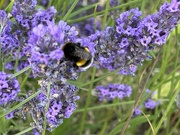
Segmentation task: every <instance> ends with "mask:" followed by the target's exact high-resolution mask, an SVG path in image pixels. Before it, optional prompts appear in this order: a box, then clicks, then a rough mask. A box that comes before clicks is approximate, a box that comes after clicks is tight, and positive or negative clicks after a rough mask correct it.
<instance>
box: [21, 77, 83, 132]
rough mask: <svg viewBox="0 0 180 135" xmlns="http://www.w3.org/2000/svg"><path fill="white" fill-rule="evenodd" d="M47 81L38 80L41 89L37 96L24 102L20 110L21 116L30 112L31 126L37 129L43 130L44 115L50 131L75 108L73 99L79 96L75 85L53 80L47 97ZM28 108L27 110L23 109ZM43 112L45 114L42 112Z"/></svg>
mask: <svg viewBox="0 0 180 135" xmlns="http://www.w3.org/2000/svg"><path fill="white" fill-rule="evenodd" d="M48 83H49V81H47V80H42V81H40V82H39V84H40V85H41V88H40V89H39V90H41V91H42V93H41V94H39V95H38V96H37V97H35V98H33V99H32V100H31V101H30V102H28V103H26V104H25V105H24V106H23V108H26V109H23V111H21V114H22V116H24V118H25V117H26V116H25V115H26V113H28V112H30V114H31V116H32V118H33V121H34V122H32V123H31V126H33V127H35V128H37V129H38V130H39V131H42V130H43V122H44V115H45V116H46V119H47V126H48V127H47V129H48V130H49V131H52V130H53V129H54V128H56V127H57V126H59V125H60V124H62V123H63V119H64V118H69V117H70V116H71V114H72V113H73V112H74V110H75V109H76V103H75V101H76V100H78V99H79V96H76V95H75V92H76V91H77V90H78V89H77V87H75V86H73V85H70V84H63V83H60V82H54V83H52V84H51V86H50V95H49V97H48V98H47V91H48V89H47V85H48ZM47 104H49V108H48V111H47V112H45V110H44V109H45V108H46V105H47ZM25 110H28V111H25ZM44 112H45V114H44Z"/></svg>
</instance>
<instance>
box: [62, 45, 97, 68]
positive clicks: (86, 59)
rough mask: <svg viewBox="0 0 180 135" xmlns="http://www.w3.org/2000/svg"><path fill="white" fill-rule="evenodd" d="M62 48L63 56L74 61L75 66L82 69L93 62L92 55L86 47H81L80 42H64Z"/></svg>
mask: <svg viewBox="0 0 180 135" xmlns="http://www.w3.org/2000/svg"><path fill="white" fill-rule="evenodd" d="M62 50H63V51H64V56H65V57H66V58H68V59H69V60H71V61H73V62H75V64H76V66H78V67H81V68H82V69H88V68H89V67H90V66H91V65H92V63H93V60H94V59H93V57H92V54H91V53H90V51H89V49H88V48H87V47H82V46H81V45H80V43H71V42H69V43H66V44H65V45H64V46H63V47H62Z"/></svg>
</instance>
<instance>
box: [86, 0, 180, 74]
mask: <svg viewBox="0 0 180 135" xmlns="http://www.w3.org/2000/svg"><path fill="white" fill-rule="evenodd" d="M179 4H180V2H179V1H177V0H173V1H172V2H171V3H165V4H164V5H163V6H161V8H160V11H159V12H158V13H156V14H153V15H149V16H147V17H145V18H144V19H141V15H142V13H141V11H139V10H138V9H131V10H130V11H127V12H124V13H122V14H121V15H120V17H119V18H118V19H117V25H116V27H115V30H114V29H113V28H111V27H107V28H106V29H105V30H104V31H102V32H97V33H95V34H94V35H91V36H89V37H88V38H89V39H90V41H91V42H94V44H95V45H94V46H95V50H96V52H95V61H96V65H97V66H98V67H102V68H107V69H108V70H110V71H111V70H116V69H119V73H120V74H131V75H134V72H135V71H136V68H137V66H138V65H142V62H143V61H144V60H145V59H147V58H151V57H150V56H149V55H148V51H149V50H152V49H154V48H155V47H156V45H162V44H164V43H165V42H166V39H167V36H168V35H169V33H170V32H171V30H172V29H173V28H174V27H175V26H176V25H177V23H179V20H180V18H179V14H180V6H178V5H179Z"/></svg>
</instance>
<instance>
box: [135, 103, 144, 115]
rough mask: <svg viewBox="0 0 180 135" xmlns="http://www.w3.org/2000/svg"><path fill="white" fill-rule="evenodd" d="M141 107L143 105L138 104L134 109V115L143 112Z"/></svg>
mask: <svg viewBox="0 0 180 135" xmlns="http://www.w3.org/2000/svg"><path fill="white" fill-rule="evenodd" d="M141 108H142V105H140V106H138V107H137V108H136V109H135V110H134V116H138V115H140V114H141Z"/></svg>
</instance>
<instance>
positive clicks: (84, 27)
mask: <svg viewBox="0 0 180 135" xmlns="http://www.w3.org/2000/svg"><path fill="white" fill-rule="evenodd" d="M74 26H75V27H76V28H77V29H78V30H79V34H80V35H81V36H85V37H87V36H90V35H91V34H94V33H95V28H96V30H101V23H100V21H99V20H98V19H96V20H94V18H90V19H88V20H86V21H82V22H78V23H75V24H74Z"/></svg>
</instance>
